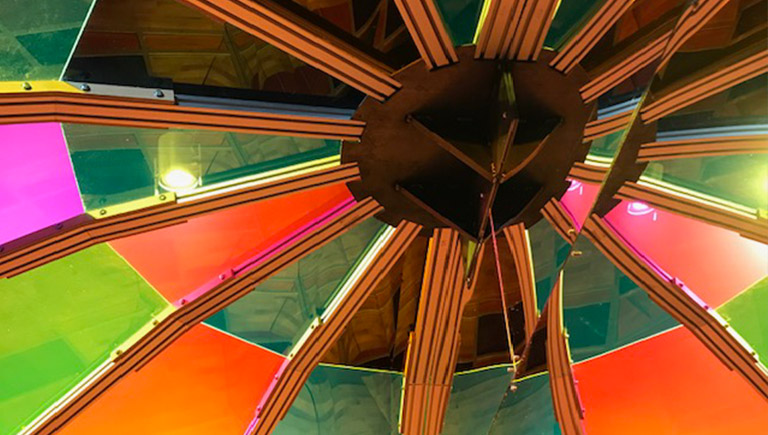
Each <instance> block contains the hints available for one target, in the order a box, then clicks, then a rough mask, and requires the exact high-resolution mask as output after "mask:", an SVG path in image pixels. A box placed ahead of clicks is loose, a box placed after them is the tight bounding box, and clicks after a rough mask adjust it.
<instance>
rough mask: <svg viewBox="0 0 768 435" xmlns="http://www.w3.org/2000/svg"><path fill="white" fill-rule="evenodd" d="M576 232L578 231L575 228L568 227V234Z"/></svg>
mask: <svg viewBox="0 0 768 435" xmlns="http://www.w3.org/2000/svg"><path fill="white" fill-rule="evenodd" d="M575 233H576V230H574V229H573V228H568V234H575Z"/></svg>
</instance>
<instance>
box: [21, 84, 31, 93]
mask: <svg viewBox="0 0 768 435" xmlns="http://www.w3.org/2000/svg"><path fill="white" fill-rule="evenodd" d="M21 87H22V88H24V90H25V91H29V90H31V89H32V85H30V84H29V82H24V83H23V84H22V85H21Z"/></svg>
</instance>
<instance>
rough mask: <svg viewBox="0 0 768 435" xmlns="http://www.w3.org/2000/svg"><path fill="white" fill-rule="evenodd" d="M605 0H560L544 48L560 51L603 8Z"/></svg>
mask: <svg viewBox="0 0 768 435" xmlns="http://www.w3.org/2000/svg"><path fill="white" fill-rule="evenodd" d="M603 3H605V0H560V4H559V5H558V7H557V11H556V12H555V17H554V18H553V19H552V24H551V26H550V27H549V32H548V33H547V37H546V38H545V39H544V46H545V47H549V48H554V49H556V50H557V49H560V48H561V47H562V46H563V45H565V43H566V42H567V41H568V39H570V37H571V36H573V35H574V34H576V33H577V32H578V31H579V30H581V27H582V26H583V25H584V24H586V23H587V22H588V21H589V19H590V18H592V16H593V15H594V14H595V12H597V10H598V9H600V7H602V6H603Z"/></svg>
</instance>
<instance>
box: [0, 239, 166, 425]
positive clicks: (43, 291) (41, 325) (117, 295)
mask: <svg viewBox="0 0 768 435" xmlns="http://www.w3.org/2000/svg"><path fill="white" fill-rule="evenodd" d="M168 306H169V304H168V302H166V301H165V300H164V299H163V298H162V297H161V296H160V295H159V294H158V293H157V292H155V290H154V289H153V288H152V287H150V286H149V284H147V282H146V281H144V279H143V278H142V277H141V276H139V275H138V274H137V273H136V272H135V271H134V270H133V269H131V267H130V266H129V265H128V263H126V262H125V260H123V259H122V258H121V257H120V256H118V255H117V254H116V253H115V252H114V251H113V250H112V249H111V248H110V247H109V246H108V245H106V244H101V245H96V246H93V247H91V248H88V249H86V250H83V251H80V252H77V253H75V254H72V255H69V256H67V257H64V258H62V259H60V260H56V261H55V262H53V263H49V264H47V265H45V266H41V267H38V268H36V269H33V270H31V271H29V272H26V273H24V274H22V275H19V276H16V277H14V278H9V279H3V280H0V331H3V333H2V340H0V433H13V432H15V431H17V430H18V429H19V428H20V427H21V426H22V425H24V424H27V423H29V422H30V421H31V420H32V419H33V418H34V417H35V416H37V415H38V414H40V413H41V412H42V411H44V410H45V409H46V408H48V407H49V406H50V405H51V404H53V402H55V401H56V400H58V399H59V398H60V397H61V396H62V395H63V394H65V393H66V392H67V391H69V390H70V389H71V388H73V387H74V386H75V385H76V384H77V383H78V382H80V381H81V380H82V379H83V378H85V376H87V375H88V374H89V373H90V372H92V371H93V370H94V369H95V368H96V367H98V366H99V365H100V364H102V363H103V362H104V361H106V360H107V359H108V358H109V356H110V353H111V352H112V351H114V350H115V349H116V348H117V347H118V346H119V345H121V344H122V343H124V342H125V341H126V340H127V339H128V338H129V337H130V336H131V335H133V334H134V333H136V332H137V331H138V330H139V329H140V328H141V327H143V326H144V325H146V324H148V323H149V322H150V321H151V320H152V316H153V315H156V314H158V313H159V312H160V311H162V310H163V309H165V308H167V307H168Z"/></svg>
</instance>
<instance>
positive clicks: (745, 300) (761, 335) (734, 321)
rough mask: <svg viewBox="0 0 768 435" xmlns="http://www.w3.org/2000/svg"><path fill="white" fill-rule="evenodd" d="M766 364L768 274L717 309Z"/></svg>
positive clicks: (767, 353)
mask: <svg viewBox="0 0 768 435" xmlns="http://www.w3.org/2000/svg"><path fill="white" fill-rule="evenodd" d="M717 311H718V313H720V315H722V316H723V317H724V318H725V320H727V321H728V323H730V325H731V327H733V329H735V330H736V332H738V333H739V335H741V337H742V338H743V339H744V340H746V341H747V343H749V345H750V346H751V347H752V349H754V350H755V352H757V356H758V357H759V358H760V361H762V363H763V365H766V366H768V316H766V313H768V276H766V277H765V278H763V279H761V280H760V281H758V282H756V283H755V284H753V285H752V286H751V287H750V288H748V289H747V290H745V291H744V292H742V293H741V294H739V295H738V296H736V297H735V298H733V299H731V300H730V301H728V302H726V303H725V304H724V305H723V306H721V307H720V308H718V309H717Z"/></svg>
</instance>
